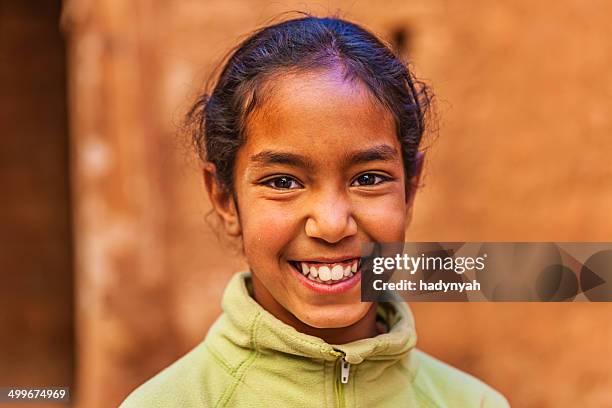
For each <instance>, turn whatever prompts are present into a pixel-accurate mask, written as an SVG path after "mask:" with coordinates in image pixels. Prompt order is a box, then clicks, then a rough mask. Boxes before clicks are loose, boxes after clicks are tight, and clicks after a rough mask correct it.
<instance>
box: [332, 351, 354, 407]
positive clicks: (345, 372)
mask: <svg viewBox="0 0 612 408" xmlns="http://www.w3.org/2000/svg"><path fill="white" fill-rule="evenodd" d="M350 372H351V365H350V364H349V363H348V362H347V361H346V360H345V359H344V353H342V354H341V357H340V358H339V359H338V360H336V375H335V376H334V377H335V380H334V389H335V391H336V402H337V403H338V407H339V408H344V407H345V406H346V401H345V400H344V386H345V384H348V381H349V374H350Z"/></svg>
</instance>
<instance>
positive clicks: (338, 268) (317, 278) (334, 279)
mask: <svg viewBox="0 0 612 408" xmlns="http://www.w3.org/2000/svg"><path fill="white" fill-rule="evenodd" d="M289 264H290V265H291V266H292V267H293V268H294V269H295V270H296V271H297V272H298V273H301V274H302V275H304V276H305V277H307V278H308V279H309V280H311V281H314V282H317V283H323V284H327V285H333V284H336V283H339V282H343V281H345V280H348V279H350V278H352V277H353V275H355V274H356V273H357V272H358V271H359V269H360V267H361V258H351V259H346V260H344V261H340V262H333V263H327V262H316V261H289Z"/></svg>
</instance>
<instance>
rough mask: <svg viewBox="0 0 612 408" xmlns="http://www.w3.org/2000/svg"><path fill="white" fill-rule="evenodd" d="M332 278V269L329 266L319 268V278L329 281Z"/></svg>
mask: <svg viewBox="0 0 612 408" xmlns="http://www.w3.org/2000/svg"><path fill="white" fill-rule="evenodd" d="M331 278H332V274H331V270H330V269H329V268H328V267H327V266H322V267H320V268H319V279H321V280H322V281H323V282H327V281H328V280H330V279H331Z"/></svg>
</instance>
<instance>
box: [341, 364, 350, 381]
mask: <svg viewBox="0 0 612 408" xmlns="http://www.w3.org/2000/svg"><path fill="white" fill-rule="evenodd" d="M350 372H351V365H350V364H349V363H347V362H346V360H345V359H344V358H342V360H341V361H340V382H341V383H342V384H348V379H349V374H350Z"/></svg>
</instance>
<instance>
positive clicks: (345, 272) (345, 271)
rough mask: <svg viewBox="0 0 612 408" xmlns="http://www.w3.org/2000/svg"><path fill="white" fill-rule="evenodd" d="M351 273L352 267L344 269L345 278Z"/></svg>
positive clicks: (348, 266)
mask: <svg viewBox="0 0 612 408" xmlns="http://www.w3.org/2000/svg"><path fill="white" fill-rule="evenodd" d="M350 273H351V266H350V265H346V268H344V276H349V274H350Z"/></svg>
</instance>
